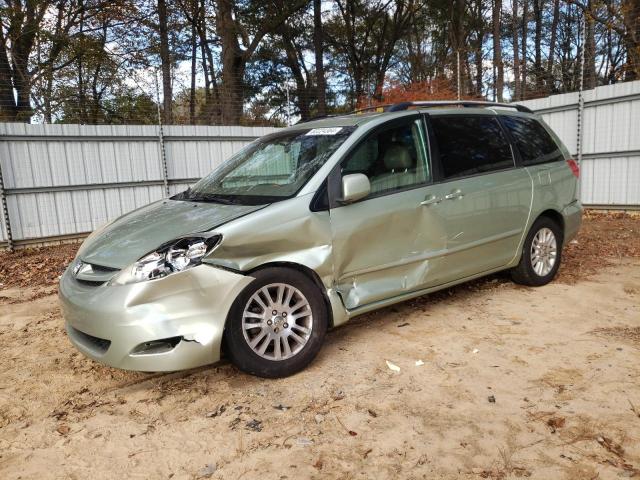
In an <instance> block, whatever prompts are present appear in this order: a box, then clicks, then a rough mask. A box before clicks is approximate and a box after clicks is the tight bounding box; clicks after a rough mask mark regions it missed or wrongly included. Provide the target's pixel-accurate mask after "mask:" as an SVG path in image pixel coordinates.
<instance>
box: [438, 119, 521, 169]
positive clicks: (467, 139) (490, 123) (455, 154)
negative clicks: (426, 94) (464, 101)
mask: <svg viewBox="0 0 640 480" xmlns="http://www.w3.org/2000/svg"><path fill="white" fill-rule="evenodd" d="M431 125H432V126H433V133H434V134H435V138H436V142H437V143H438V149H439V150H440V161H441V164H442V174H443V176H444V178H445V179H448V178H455V177H464V176H466V175H474V174H477V173H483V172H491V171H494V170H502V169H504V168H509V167H513V166H514V161H513V155H512V153H511V147H510V146H509V142H508V141H507V139H506V137H505V135H504V132H503V131H502V129H501V128H500V125H499V123H498V120H497V119H496V118H495V117H489V116H484V115H483V116H469V117H465V116H461V115H451V116H440V117H439V116H433V117H431Z"/></svg>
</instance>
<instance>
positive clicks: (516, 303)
mask: <svg viewBox="0 0 640 480" xmlns="http://www.w3.org/2000/svg"><path fill="white" fill-rule="evenodd" d="M607 221H609V220H607ZM612 221H613V222H614V223H613V224H612V225H614V226H615V225H619V223H616V221H615V220H612ZM598 222H599V223H598ZM625 222H626V223H625V226H624V228H622V227H621V228H620V229H619V232H618V230H615V228H614V227H611V226H608V227H607V224H606V222H605V223H603V222H601V221H600V220H598V221H593V224H591V225H589V224H587V228H585V230H584V232H583V234H582V236H581V237H579V239H578V240H579V242H578V243H576V244H574V245H572V246H570V247H569V248H570V251H569V252H568V254H567V266H566V267H565V268H564V269H563V273H562V274H561V275H560V278H559V279H558V280H557V281H556V282H554V283H552V284H550V285H547V286H545V287H541V288H537V289H530V288H523V287H519V286H516V285H514V284H512V283H511V282H509V281H508V278H506V277H505V276H503V275H502V276H501V275H499V276H494V277H492V278H489V279H485V280H482V281H480V282H475V283H473V284H466V285H462V286H459V287H457V288H454V289H450V290H447V291H445V292H440V293H438V294H434V295H429V296H425V297H422V298H420V299H417V300H413V301H409V302H405V303H402V304H399V305H397V306H394V307H390V308H386V309H384V310H381V311H378V312H376V313H373V314H369V315H366V316H363V317H360V318H357V319H355V320H354V321H353V323H350V324H348V325H346V326H344V327H342V328H339V329H336V330H335V331H332V332H330V333H329V334H328V337H327V340H326V344H325V346H324V348H323V349H322V351H321V352H320V355H319V356H318V358H317V360H316V361H314V362H313V364H312V365H311V366H310V367H309V368H308V369H307V370H305V371H304V372H302V373H300V374H298V375H295V376H293V377H290V378H287V379H281V380H263V379H258V378H254V377H250V376H248V375H245V374H243V373H240V372H239V371H237V370H236V369H235V368H234V367H233V366H232V365H229V364H227V363H224V362H223V363H221V364H219V365H216V366H212V367H206V368H200V369H195V370H191V371H187V372H180V373H171V374H141V373H132V372H123V371H119V370H115V369H111V368H108V367H104V366H101V365H99V364H97V363H95V362H93V361H91V360H89V359H86V358H84V357H83V356H82V355H80V354H79V353H77V352H76V351H75V350H74V349H73V347H72V346H71V345H70V344H69V342H68V341H67V339H66V336H65V333H64V330H63V320H62V318H61V316H60V311H59V309H58V306H57V299H56V296H55V284H54V283H52V282H45V284H43V285H39V286H37V287H29V286H25V285H22V286H20V285H15V284H13V285H12V284H11V283H10V282H7V281H6V280H5V282H4V288H3V289H2V290H0V296H1V298H0V478H1V479H18V478H23V479H32V478H38V479H40V478H45V479H48V478H70V479H88V478H91V479H103V478H104V479H110V478H145V479H146V478H154V479H155V478H158V479H161V478H165V479H169V478H173V479H194V478H220V479H239V478H242V479H250V478H260V479H299V478H344V479H350V478H354V479H355V478H402V479H405V478H406V479H410V478H428V479H433V478H447V479H448V478H451V479H453V478H469V479H475V478H492V479H504V478H524V477H529V478H536V479H545V480H546V479H555V478H559V479H575V480H579V479H596V478H598V479H619V478H625V477H634V476H635V477H636V478H640V258H638V257H637V256H636V257H633V256H632V257H628V256H625V257H619V256H618V257H616V256H615V253H616V252H620V251H623V252H627V253H628V252H629V250H628V248H629V244H631V247H632V248H636V249H638V250H640V248H638V247H640V219H637V218H636V219H634V220H628V219H627V220H625ZM603 225H604V226H603ZM614 230H615V231H617V232H618V233H620V232H622V233H621V234H620V235H618V237H619V238H622V239H623V241H624V244H625V245H622V244H621V246H619V248H618V247H615V246H609V247H610V248H609V250H607V261H606V262H604V263H606V265H605V264H604V263H603V261H602V260H601V259H597V258H596V257H595V256H594V258H591V257H589V258H587V253H585V254H584V255H582V256H581V255H580V250H581V249H583V250H584V251H585V252H587V251H588V248H587V247H586V243H587V242H588V239H589V238H590V237H589V235H594V238H595V237H598V235H597V234H598V232H599V234H600V235H602V234H603V233H604V232H607V231H612V232H613V231H614ZM618 237H616V238H618ZM598 238H599V237H598ZM594 241H595V240H594ZM581 242H582V244H581ZM634 245H635V246H634ZM602 248H603V249H604V247H602ZM624 248H626V250H624ZM620 249H622V250H620ZM604 250H606V249H604ZM633 252H635V250H632V253H633ZM588 255H595V254H594V253H593V252H589V253H588ZM12 258H13V257H12ZM20 261H21V257H16V258H15V259H13V260H11V262H12V263H11V265H12V266H11V268H13V267H14V266H15V265H14V263H15V264H19V263H20ZM4 262H5V264H6V262H7V260H6V258H5V260H4ZM567 269H568V270H567ZM16 270H19V269H18V268H17V267H16ZM5 271H6V268H5ZM576 271H579V272H582V273H584V275H581V276H580V277H579V278H578V277H577V276H576V275H574V274H572V272H576ZM54 273H55V272H54ZM0 280H1V278H0ZM387 361H389V362H391V363H392V364H393V365H396V366H397V367H399V368H400V371H399V372H395V371H392V370H391V369H390V368H389V367H388V365H387ZM418 361H419V362H418ZM416 362H418V363H420V364H416Z"/></svg>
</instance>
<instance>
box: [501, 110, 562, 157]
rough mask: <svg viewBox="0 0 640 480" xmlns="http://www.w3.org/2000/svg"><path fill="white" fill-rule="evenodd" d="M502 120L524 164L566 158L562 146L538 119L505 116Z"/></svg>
mask: <svg viewBox="0 0 640 480" xmlns="http://www.w3.org/2000/svg"><path fill="white" fill-rule="evenodd" d="M501 121H502V124H503V125H504V127H505V128H506V129H507V130H508V131H509V133H510V134H511V137H512V138H513V141H514V142H515V144H516V148H517V149H518V152H519V153H520V158H521V159H522V164H523V165H537V164H539V163H548V162H557V161H560V160H564V156H563V155H562V151H561V150H560V147H559V146H558V145H557V144H556V142H555V141H554V140H553V138H552V137H551V135H550V134H549V132H547V130H546V128H544V127H543V126H542V125H541V124H540V122H539V121H538V120H535V119H533V118H522V117H512V116H504V117H501Z"/></svg>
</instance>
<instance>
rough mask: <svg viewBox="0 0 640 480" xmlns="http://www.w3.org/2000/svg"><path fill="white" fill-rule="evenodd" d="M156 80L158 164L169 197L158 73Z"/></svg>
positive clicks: (165, 191)
mask: <svg viewBox="0 0 640 480" xmlns="http://www.w3.org/2000/svg"><path fill="white" fill-rule="evenodd" d="M155 79H156V106H157V107H158V140H159V141H160V164H161V166H162V181H163V183H164V193H165V195H166V196H167V197H168V196H169V173H168V171H167V153H166V151H165V149H164V132H163V129H162V114H161V113H160V82H159V81H158V71H157V70H156V74H155Z"/></svg>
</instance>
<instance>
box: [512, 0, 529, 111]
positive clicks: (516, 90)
mask: <svg viewBox="0 0 640 480" xmlns="http://www.w3.org/2000/svg"><path fill="white" fill-rule="evenodd" d="M525 1H526V0H525ZM512 5H513V17H512V21H511V32H512V35H513V99H514V100H521V95H522V93H521V91H520V46H519V45H518V40H519V34H518V0H513V2H512Z"/></svg>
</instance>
